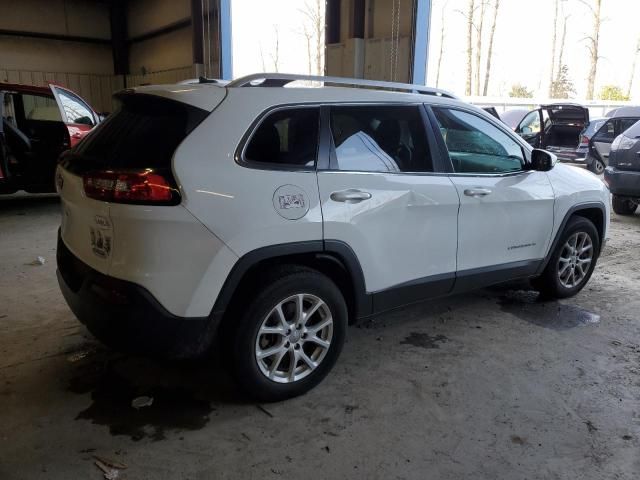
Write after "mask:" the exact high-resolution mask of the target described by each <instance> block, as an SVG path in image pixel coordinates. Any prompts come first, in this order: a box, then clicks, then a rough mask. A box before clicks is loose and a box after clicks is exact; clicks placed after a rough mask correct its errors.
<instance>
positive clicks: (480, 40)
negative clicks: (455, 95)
mask: <svg viewBox="0 0 640 480" xmlns="http://www.w3.org/2000/svg"><path fill="white" fill-rule="evenodd" d="M502 1H505V0H502ZM507 1H508V0H507ZM607 1H611V0H552V2H553V3H552V6H553V21H552V22H551V24H550V27H551V51H550V52H549V57H548V60H549V62H550V71H549V78H548V91H547V94H548V96H549V97H550V98H565V99H566V98H571V97H572V96H574V95H575V94H576V89H575V85H574V83H573V80H572V79H571V76H570V74H569V67H568V65H567V62H566V55H565V47H566V40H567V31H568V29H569V28H571V26H572V19H571V12H572V11H574V9H575V8H583V9H586V11H587V12H588V17H589V19H590V25H589V31H588V33H587V34H586V35H585V37H584V38H583V39H582V42H584V45H585V49H586V50H587V53H588V61H589V73H588V76H587V78H586V85H585V87H586V88H585V90H586V98H587V100H592V99H593V98H594V96H595V95H596V92H595V85H596V79H597V76H598V68H599V63H600V60H601V59H602V55H601V51H600V45H601V27H602V24H603V22H604V21H605V20H606V19H605V18H604V17H603V16H602V5H603V3H604V2H607ZM526 3H527V4H528V5H527V6H526V7H525V6H524V5H523V8H531V6H532V5H531V4H529V2H526ZM535 3H536V6H539V3H540V2H539V1H538V2H535ZM448 5H449V0H446V1H445V3H444V4H443V6H442V10H441V12H440V14H441V28H440V32H439V34H440V48H439V52H438V58H437V61H436V79H435V81H436V87H437V86H439V82H440V69H441V66H442V58H443V55H444V53H445V49H444V44H445V42H446V12H447V7H448ZM500 7H501V0H467V3H466V8H464V9H460V10H456V12H457V14H460V15H462V16H463V17H464V22H465V35H466V43H465V46H466V59H465V60H466V62H465V94H466V95H477V96H479V95H484V96H486V95H487V93H488V89H489V84H490V81H491V73H492V72H491V62H492V57H493V51H494V40H495V34H496V30H497V29H498V28H499V25H498V24H499V21H500ZM487 28H488V30H487ZM487 33H488V35H487ZM638 54H640V36H639V38H638V43H637V45H636V48H635V53H634V56H633V63H632V68H631V73H630V76H629V78H628V81H627V82H626V90H625V89H623V88H622V87H621V86H617V85H605V86H603V87H602V89H601V90H600V92H599V94H598V97H599V98H601V99H604V100H628V99H629V98H630V96H631V89H632V87H633V84H634V79H635V78H634V77H635V70H636V61H637V57H638ZM483 58H484V62H483ZM483 64H484V78H482V67H483ZM509 95H510V96H513V97H525V98H526V97H529V98H530V97H533V92H532V91H531V90H529V89H528V88H527V87H526V86H524V85H520V84H514V85H512V88H511V92H510V93H509Z"/></svg>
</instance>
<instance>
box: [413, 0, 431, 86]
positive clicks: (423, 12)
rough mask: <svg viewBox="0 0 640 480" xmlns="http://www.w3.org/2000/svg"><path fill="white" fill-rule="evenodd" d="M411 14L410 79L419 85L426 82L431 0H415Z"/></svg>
mask: <svg viewBox="0 0 640 480" xmlns="http://www.w3.org/2000/svg"><path fill="white" fill-rule="evenodd" d="M415 2H416V3H415V7H414V15H413V21H414V25H413V62H412V65H413V68H412V75H411V81H412V83H417V84H419V85H425V84H426V82H427V59H428V57H429V32H430V30H431V0H415Z"/></svg>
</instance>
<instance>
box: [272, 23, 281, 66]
mask: <svg viewBox="0 0 640 480" xmlns="http://www.w3.org/2000/svg"><path fill="white" fill-rule="evenodd" d="M273 30H274V32H275V34H276V44H275V48H274V50H273V53H272V54H271V60H272V61H273V71H274V72H276V73H277V72H279V71H280V32H279V31H278V26H277V25H274V26H273Z"/></svg>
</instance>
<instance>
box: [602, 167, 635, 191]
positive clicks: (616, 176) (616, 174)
mask: <svg viewBox="0 0 640 480" xmlns="http://www.w3.org/2000/svg"><path fill="white" fill-rule="evenodd" d="M604 181H605V183H606V184H607V185H609V190H611V193H613V194H614V195H622V196H625V197H634V198H638V197H640V172H634V171H628V170H618V169H617V168H615V167H607V168H606V169H605V170H604Z"/></svg>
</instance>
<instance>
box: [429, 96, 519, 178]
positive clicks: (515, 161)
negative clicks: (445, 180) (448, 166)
mask: <svg viewBox="0 0 640 480" xmlns="http://www.w3.org/2000/svg"><path fill="white" fill-rule="evenodd" d="M433 112H434V113H435V116H436V118H437V120H438V124H439V127H440V132H441V133H442V137H443V138H444V141H445V144H446V146H447V149H448V151H449V157H450V158H451V163H452V164H453V171H454V172H456V173H509V172H517V171H520V170H522V169H523V167H524V156H523V152H522V147H521V146H520V144H519V143H518V142H516V140H514V139H512V138H511V137H510V136H509V135H507V134H506V133H505V132H503V131H502V130H501V129H499V128H498V127H496V126H495V125H492V124H491V123H489V122H488V121H486V120H485V119H483V118H480V117H479V116H477V115H473V114H471V113H467V112H463V111H461V110H455V109H449V108H440V107H437V108H434V109H433Z"/></svg>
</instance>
